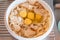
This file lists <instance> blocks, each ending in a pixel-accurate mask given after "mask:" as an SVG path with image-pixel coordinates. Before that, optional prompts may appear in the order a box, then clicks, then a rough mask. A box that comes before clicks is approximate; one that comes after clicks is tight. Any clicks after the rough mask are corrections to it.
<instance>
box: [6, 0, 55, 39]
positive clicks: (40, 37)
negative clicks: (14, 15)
mask: <svg viewBox="0 0 60 40" xmlns="http://www.w3.org/2000/svg"><path fill="white" fill-rule="evenodd" d="M25 1H26V0H20V1H13V2H12V3H11V4H10V5H9V7H8V8H7V10H6V15H5V17H6V18H5V19H6V20H5V24H6V28H7V30H8V32H9V33H10V34H11V35H12V36H13V37H15V38H16V39H19V40H20V39H22V40H23V39H26V40H27V39H28V40H29V39H30V40H32V39H33V40H37V39H38V40H39V39H41V40H42V39H44V38H46V37H47V36H48V35H49V33H50V32H51V30H52V29H53V25H54V21H55V18H54V14H53V11H52V9H51V7H50V6H49V5H48V4H47V3H46V2H45V1H43V0H39V1H40V2H41V4H45V5H46V6H47V7H48V8H49V10H50V11H51V14H52V24H51V27H50V28H49V30H48V31H47V32H46V33H44V34H43V35H42V36H38V37H36V38H24V37H21V36H18V35H17V34H15V33H14V32H13V31H12V30H11V29H10V28H9V25H8V15H7V14H8V12H9V11H8V10H10V11H11V9H12V8H11V7H12V5H16V4H17V2H21V3H22V2H25ZM14 3H16V4H14ZM19 4H20V3H19ZM12 33H14V34H12Z"/></svg>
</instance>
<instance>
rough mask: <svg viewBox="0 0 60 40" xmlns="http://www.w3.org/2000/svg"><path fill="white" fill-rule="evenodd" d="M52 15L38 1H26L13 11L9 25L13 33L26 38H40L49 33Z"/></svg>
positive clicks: (9, 18)
mask: <svg viewBox="0 0 60 40" xmlns="http://www.w3.org/2000/svg"><path fill="white" fill-rule="evenodd" d="M50 19H51V15H50V13H49V11H48V10H46V9H45V8H44V6H43V5H41V4H40V3H39V2H38V1H36V2H34V3H31V2H30V1H26V2H24V3H21V4H19V5H17V6H16V7H15V8H14V9H12V10H11V12H10V14H9V17H8V23H9V26H10V28H11V30H12V31H14V32H15V33H16V34H18V35H19V36H22V37H25V38H32V37H34V38H35V37H38V36H41V35H43V34H44V33H45V32H47V31H48V29H49V26H50Z"/></svg>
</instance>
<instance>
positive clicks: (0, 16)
mask: <svg viewBox="0 0 60 40" xmlns="http://www.w3.org/2000/svg"><path fill="white" fill-rule="evenodd" d="M11 2H12V1H0V40H17V39H15V38H14V37H12V36H11V35H10V34H9V32H8V31H7V29H6V26H5V23H4V21H5V19H4V18H5V11H6V9H7V7H8V6H9V5H10V3H11ZM54 36H55V35H54V30H52V32H51V33H50V35H49V36H48V37H47V38H46V40H54Z"/></svg>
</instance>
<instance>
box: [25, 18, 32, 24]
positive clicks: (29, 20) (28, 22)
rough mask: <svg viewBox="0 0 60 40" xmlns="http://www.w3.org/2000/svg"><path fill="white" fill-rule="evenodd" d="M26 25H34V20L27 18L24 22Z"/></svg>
mask: <svg viewBox="0 0 60 40" xmlns="http://www.w3.org/2000/svg"><path fill="white" fill-rule="evenodd" d="M24 23H25V24H26V25H30V24H31V23H32V20H31V19H28V18H26V19H25V20H24Z"/></svg>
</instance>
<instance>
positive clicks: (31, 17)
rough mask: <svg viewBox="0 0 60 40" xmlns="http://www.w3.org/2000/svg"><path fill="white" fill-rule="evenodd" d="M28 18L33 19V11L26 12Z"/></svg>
mask: <svg viewBox="0 0 60 40" xmlns="http://www.w3.org/2000/svg"><path fill="white" fill-rule="evenodd" d="M28 18H29V19H32V20H33V19H34V13H33V12H28Z"/></svg>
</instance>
